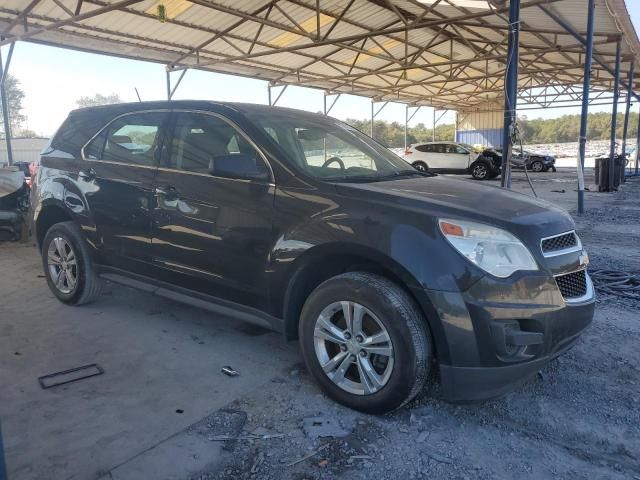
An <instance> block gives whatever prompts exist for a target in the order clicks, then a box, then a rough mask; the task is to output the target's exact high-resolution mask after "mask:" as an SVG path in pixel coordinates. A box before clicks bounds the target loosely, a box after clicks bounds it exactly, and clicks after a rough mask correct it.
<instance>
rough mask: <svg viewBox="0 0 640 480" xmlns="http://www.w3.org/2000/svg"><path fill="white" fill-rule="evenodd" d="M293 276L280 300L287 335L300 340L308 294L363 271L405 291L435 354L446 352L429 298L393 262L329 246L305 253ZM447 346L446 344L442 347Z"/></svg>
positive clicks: (358, 249) (359, 249) (362, 250)
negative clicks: (344, 275)
mask: <svg viewBox="0 0 640 480" xmlns="http://www.w3.org/2000/svg"><path fill="white" fill-rule="evenodd" d="M290 271H291V272H293V273H292V274H291V276H290V277H289V281H288V282H287V284H286V288H284V293H283V295H282V298H281V302H282V313H281V315H282V318H283V320H284V334H285V337H286V338H287V340H294V339H296V338H297V337H298V323H299V320H300V313H301V311H302V307H303V306H304V303H305V301H306V299H307V297H308V296H309V294H310V293H311V292H312V291H313V290H314V289H315V288H316V287H317V286H318V285H320V284H321V283H322V282H324V281H325V280H328V279H329V278H332V277H334V276H336V275H339V274H341V273H345V272H352V271H360V272H368V273H375V274H378V275H381V276H383V277H385V278H387V279H389V280H391V281H393V282H394V283H395V284H397V285H398V286H399V287H400V288H402V289H403V290H404V291H405V292H406V293H407V294H408V295H409V296H410V297H411V298H412V299H413V300H414V301H415V302H416V304H417V305H418V308H420V311H421V312H422V314H423V316H424V319H425V322H426V324H427V327H428V328H429V329H430V331H431V335H432V337H433V340H434V345H433V347H434V350H435V352H434V354H435V355H436V356H438V351H439V350H440V349H443V348H444V349H446V348H447V347H446V342H444V331H443V329H442V325H441V324H440V322H439V317H438V315H437V312H436V310H435V308H434V307H433V305H432V304H431V301H430V300H429V298H428V295H427V294H426V292H425V291H424V289H423V287H422V286H421V285H420V283H419V281H418V280H417V279H416V278H415V277H413V275H412V274H411V273H410V272H409V271H408V270H406V269H405V268H404V267H403V266H402V265H401V264H399V263H398V262H396V261H395V260H394V259H392V258H390V257H388V256H386V255H383V254H382V253H380V252H378V251H376V250H374V249H372V248H370V247H365V246H361V245H350V244H329V245H320V246H317V247H313V248H311V249H309V250H308V251H306V252H305V253H303V254H302V255H301V256H300V257H299V258H298V259H297V260H296V262H295V264H294V265H293V266H292V267H291V270H290ZM443 342H444V343H443Z"/></svg>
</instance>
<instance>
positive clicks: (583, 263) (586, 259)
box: [580, 251, 589, 267]
mask: <svg viewBox="0 0 640 480" xmlns="http://www.w3.org/2000/svg"><path fill="white" fill-rule="evenodd" d="M587 265H589V255H587V252H584V251H583V252H582V253H581V254H580V266H581V267H586V266H587Z"/></svg>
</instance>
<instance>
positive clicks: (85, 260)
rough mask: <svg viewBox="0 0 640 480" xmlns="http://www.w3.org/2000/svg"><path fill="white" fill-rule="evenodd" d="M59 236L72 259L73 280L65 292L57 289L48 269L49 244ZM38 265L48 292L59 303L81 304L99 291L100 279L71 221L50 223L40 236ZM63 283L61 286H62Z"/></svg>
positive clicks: (82, 240) (81, 238)
mask: <svg viewBox="0 0 640 480" xmlns="http://www.w3.org/2000/svg"><path fill="white" fill-rule="evenodd" d="M56 238H61V239H63V240H64V241H65V242H67V244H68V245H69V246H70V247H71V249H72V251H73V253H74V257H75V259H76V262H75V268H76V269H75V272H76V282H75V284H74V285H73V288H71V287H69V286H68V284H67V285H66V287H69V290H70V291H68V292H64V291H61V289H60V288H58V287H57V286H56V282H55V280H54V279H53V278H52V272H51V270H50V268H49V247H50V246H51V245H52V243H54V244H55V242H54V239H56ZM42 267H43V270H44V276H45V278H46V279H47V284H48V285H49V289H50V290H51V292H52V293H53V294H54V295H55V296H56V297H57V298H58V300H60V301H61V302H63V303H66V304H69V305H83V304H85V303H89V302H92V301H93V300H95V299H96V298H97V297H98V296H99V295H100V292H101V290H102V281H101V280H100V278H98V275H97V274H96V269H95V266H94V264H93V259H92V257H91V253H90V252H89V247H88V245H87V242H86V240H85V239H84V236H83V234H82V231H81V230H80V227H79V226H78V225H76V224H75V223H74V222H62V223H56V224H54V225H53V226H52V227H51V228H49V230H48V231H47V233H46V234H45V236H44V240H43V241H42ZM63 286H65V285H63Z"/></svg>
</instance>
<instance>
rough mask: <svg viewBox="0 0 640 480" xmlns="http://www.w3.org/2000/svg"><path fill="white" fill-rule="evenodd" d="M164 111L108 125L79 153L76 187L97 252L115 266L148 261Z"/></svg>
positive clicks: (127, 117) (138, 114)
mask: <svg viewBox="0 0 640 480" xmlns="http://www.w3.org/2000/svg"><path fill="white" fill-rule="evenodd" d="M168 119H169V114H168V112H165V111H153V112H135V113H131V114H126V115H122V116H120V117H117V118H116V119H115V120H113V121H111V123H109V124H108V125H107V126H106V127H104V128H103V129H102V131H101V132H100V133H99V134H98V135H97V136H95V137H94V138H93V139H92V140H91V141H90V142H89V143H88V144H87V145H86V146H85V147H84V149H83V158H84V162H83V166H82V170H80V172H79V173H78V186H79V187H80V188H81V189H83V190H84V192H85V197H86V199H87V202H88V204H89V210H90V212H91V214H92V216H93V219H94V222H95V225H96V234H97V235H96V236H97V238H98V242H99V245H98V246H97V247H98V249H99V251H100V252H102V253H103V254H105V255H107V256H108V257H109V260H110V261H111V262H112V263H114V264H115V265H116V266H122V267H125V268H127V269H131V270H133V269H135V263H133V264H132V263H131V260H134V261H139V262H150V260H151V249H150V242H151V213H152V210H153V208H152V207H153V201H154V196H153V181H154V176H155V174H156V171H157V166H158V160H159V158H160V156H161V155H162V151H163V148H164V138H165V131H166V126H167V121H168Z"/></svg>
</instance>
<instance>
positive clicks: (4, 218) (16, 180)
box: [0, 166, 29, 241]
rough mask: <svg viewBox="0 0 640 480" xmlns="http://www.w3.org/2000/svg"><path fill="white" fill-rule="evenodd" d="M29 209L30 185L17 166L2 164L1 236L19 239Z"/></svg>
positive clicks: (0, 167)
mask: <svg viewBox="0 0 640 480" xmlns="http://www.w3.org/2000/svg"><path fill="white" fill-rule="evenodd" d="M28 210H29V187H28V186H27V183H26V181H25V176H24V172H23V170H22V169H21V168H19V167H17V166H4V167H2V166H0V238H2V239H5V240H13V241H15V240H18V239H19V238H20V236H21V228H22V225H23V222H24V216H25V214H26V213H27V211H28Z"/></svg>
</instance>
